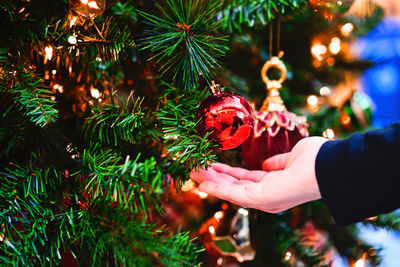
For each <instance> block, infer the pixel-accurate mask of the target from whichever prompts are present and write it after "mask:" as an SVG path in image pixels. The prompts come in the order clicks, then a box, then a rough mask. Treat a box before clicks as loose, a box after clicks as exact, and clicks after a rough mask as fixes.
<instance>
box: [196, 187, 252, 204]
mask: <svg viewBox="0 0 400 267" xmlns="http://www.w3.org/2000/svg"><path fill="white" fill-rule="evenodd" d="M199 190H200V191H201V192H205V193H207V194H209V195H211V196H215V197H218V198H220V199H223V200H227V201H229V202H233V203H235V204H237V205H240V206H246V205H247V201H245V199H244V198H243V196H244V192H243V191H244V187H243V186H242V185H237V184H234V183H229V184H225V183H221V182H220V181H218V182H211V181H207V182H204V183H202V184H200V186H199Z"/></svg>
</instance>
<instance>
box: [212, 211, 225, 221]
mask: <svg viewBox="0 0 400 267" xmlns="http://www.w3.org/2000/svg"><path fill="white" fill-rule="evenodd" d="M222 217H224V212H222V211H217V212H216V213H215V214H214V218H215V219H216V220H217V221H218V222H219V220H221V219H222Z"/></svg>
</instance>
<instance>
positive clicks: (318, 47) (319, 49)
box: [311, 43, 327, 61]
mask: <svg viewBox="0 0 400 267" xmlns="http://www.w3.org/2000/svg"><path fill="white" fill-rule="evenodd" d="M326 51H327V48H326V46H325V45H323V44H319V43H317V44H314V45H313V46H312V47H311V53H312V54H313V55H314V57H315V58H316V59H318V60H319V61H322V59H323V58H322V56H323V55H324V54H325V53H326Z"/></svg>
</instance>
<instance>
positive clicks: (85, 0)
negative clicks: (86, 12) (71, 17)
mask: <svg viewBox="0 0 400 267" xmlns="http://www.w3.org/2000/svg"><path fill="white" fill-rule="evenodd" d="M88 2H89V0H81V3H82V4H84V5H86V4H87V3H88Z"/></svg>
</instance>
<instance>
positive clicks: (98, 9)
mask: <svg viewBox="0 0 400 267" xmlns="http://www.w3.org/2000/svg"><path fill="white" fill-rule="evenodd" d="M69 7H70V9H71V10H72V11H74V12H76V13H78V14H79V15H81V16H83V17H87V18H91V19H93V18H95V17H97V16H98V15H100V14H102V13H103V12H104V10H105V7H106V1H105V0H90V1H89V0H69ZM74 23H75V22H74ZM72 25H73V24H71V23H70V27H72Z"/></svg>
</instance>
